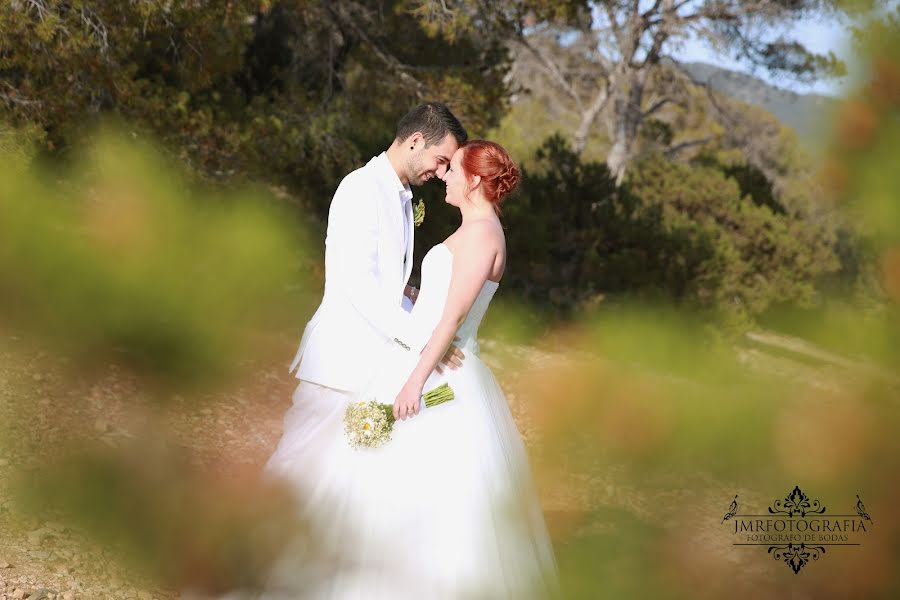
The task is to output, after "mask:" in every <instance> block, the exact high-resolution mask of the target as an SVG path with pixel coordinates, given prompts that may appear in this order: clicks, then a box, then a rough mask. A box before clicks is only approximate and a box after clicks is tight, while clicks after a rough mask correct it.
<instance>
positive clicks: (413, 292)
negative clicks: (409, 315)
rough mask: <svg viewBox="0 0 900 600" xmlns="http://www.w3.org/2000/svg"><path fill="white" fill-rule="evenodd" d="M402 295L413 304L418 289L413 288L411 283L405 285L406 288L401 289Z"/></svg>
mask: <svg viewBox="0 0 900 600" xmlns="http://www.w3.org/2000/svg"><path fill="white" fill-rule="evenodd" d="M403 295H404V296H406V297H407V298H409V301H410V302H412V303H413V304H415V303H416V298H418V297H419V290H417V289H416V288H414V287H413V286H411V285H408V286H406V289H404V290H403Z"/></svg>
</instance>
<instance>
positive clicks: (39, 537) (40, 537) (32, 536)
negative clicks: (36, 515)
mask: <svg viewBox="0 0 900 600" xmlns="http://www.w3.org/2000/svg"><path fill="white" fill-rule="evenodd" d="M48 533H49V532H48V531H47V530H46V529H44V528H43V527H41V528H40V529H35V530H33V531H29V532H28V533H27V534H26V535H27V537H28V545H29V546H31V547H32V548H37V547H39V546H40V545H41V542H43V541H44V538H45V537H46V536H47V534H48Z"/></svg>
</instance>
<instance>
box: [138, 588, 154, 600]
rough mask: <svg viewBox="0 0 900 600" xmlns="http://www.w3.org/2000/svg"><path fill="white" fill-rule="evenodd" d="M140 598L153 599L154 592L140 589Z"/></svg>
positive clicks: (140, 599)
mask: <svg viewBox="0 0 900 600" xmlns="http://www.w3.org/2000/svg"><path fill="white" fill-rule="evenodd" d="M138 599H139V600H153V594H151V593H150V592H148V591H147V590H138Z"/></svg>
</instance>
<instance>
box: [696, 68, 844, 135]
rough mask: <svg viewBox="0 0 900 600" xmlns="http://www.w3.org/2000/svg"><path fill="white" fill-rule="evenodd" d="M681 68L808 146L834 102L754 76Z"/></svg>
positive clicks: (819, 132) (821, 126)
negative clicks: (791, 131)
mask: <svg viewBox="0 0 900 600" xmlns="http://www.w3.org/2000/svg"><path fill="white" fill-rule="evenodd" d="M681 66H682V67H684V68H685V69H686V70H687V71H688V73H689V74H690V75H691V77H692V78H694V80H695V81H697V82H700V83H708V84H709V85H710V86H711V87H712V88H713V89H714V90H716V91H718V92H721V93H723V94H726V95H728V96H731V97H732V98H735V99H736V100H740V101H741V102H745V103H747V104H751V105H754V106H759V107H760V108H764V109H765V110H767V111H769V112H770V113H772V114H773V115H775V116H776V117H778V119H779V120H780V121H781V122H782V123H783V124H784V125H786V126H788V127H791V128H793V129H794V130H795V131H796V132H797V134H798V136H799V137H800V140H801V141H803V142H804V143H807V144H808V143H811V142H816V141H817V140H818V139H819V138H820V136H821V134H822V132H823V131H824V127H825V123H826V122H827V118H828V115H829V113H830V111H831V110H832V109H833V107H834V105H835V103H836V101H837V99H836V98H832V97H829V96H823V95H821V94H797V93H795V92H792V91H790V90H787V89H783V88H780V87H776V86H773V85H770V84H768V83H766V82H765V81H763V80H762V79H759V78H758V77H754V76H753V75H749V74H747V73H740V72H737V71H732V70H729V69H723V68H721V67H717V66H714V65H710V64H706V63H699V62H697V63H681Z"/></svg>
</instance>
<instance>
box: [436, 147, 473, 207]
mask: <svg viewBox="0 0 900 600" xmlns="http://www.w3.org/2000/svg"><path fill="white" fill-rule="evenodd" d="M462 156H463V149H462V148H460V149H459V150H457V151H456V152H454V153H453V157H452V158H451V159H450V166H449V167H447V172H446V173H444V176H443V177H442V178H441V179H443V180H444V183H445V184H446V185H447V196H446V198H445V201H446V202H447V204H451V205H453V206H460V205H462V204H463V203H464V202H465V201H466V193H467V192H468V191H469V178H468V176H467V175H466V174H465V172H464V171H463V169H462Z"/></svg>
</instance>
